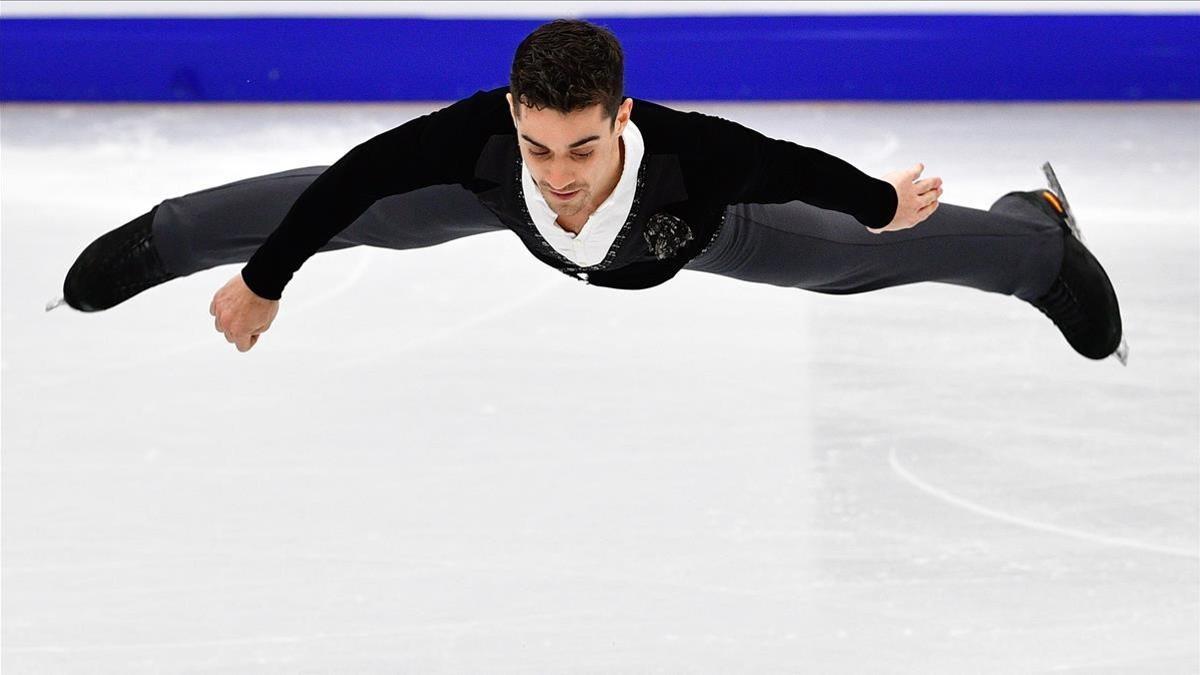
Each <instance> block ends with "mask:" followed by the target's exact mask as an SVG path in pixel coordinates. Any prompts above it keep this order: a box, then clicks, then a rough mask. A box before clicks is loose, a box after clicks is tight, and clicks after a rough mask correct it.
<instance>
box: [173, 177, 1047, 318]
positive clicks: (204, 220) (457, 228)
mask: <svg viewBox="0 0 1200 675" xmlns="http://www.w3.org/2000/svg"><path fill="white" fill-rule="evenodd" d="M324 168H325V167H319V166H317V167H307V168H303V169H294V170H292V171H284V172H281V173H275V174H270V175H266V176H258V177H256V178H248V179H246V180H241V181H237V182H234V183H230V184H228V185H222V186H219V187H215V188H211V189H208V190H202V191H200V192H195V193H192V194H188V195H184V196H182V197H176V198H173V199H168V200H166V201H164V202H162V203H161V204H160V205H159V206H158V210H157V212H156V213H155V216H154V238H155V241H156V243H157V247H158V251H159V255H160V256H161V257H162V259H163V263H164V264H165V265H166V267H167V269H168V270H169V271H171V272H174V273H176V274H179V275H187V274H191V273H193V272H197V271H200V270H204V269H208V268H211V267H215V266H217V265H224V264H229V263H244V262H245V261H247V260H249V259H250V256H251V255H252V254H253V253H254V251H255V250H257V248H258V246H259V245H260V244H261V243H262V242H263V240H265V239H266V237H267V236H268V235H269V234H270V233H271V232H272V231H273V230H274V229H275V228H276V227H277V226H278V225H279V223H280V222H281V221H282V220H283V217H284V215H286V214H287V211H288V209H289V208H291V205H292V203H293V202H295V200H296V198H297V197H299V196H300V193H302V192H303V191H304V189H305V188H307V187H308V185H309V184H310V183H311V182H312V181H313V180H314V179H315V178H316V177H317V176H318V175H320V174H321V172H322V171H323V170H324ZM504 229H506V228H505V227H504V225H503V224H502V223H501V222H500V221H499V219H497V218H496V216H495V215H494V214H493V213H492V212H491V211H488V210H487V209H486V208H485V207H484V206H483V205H482V204H480V203H479V201H478V200H477V199H476V198H475V196H474V195H473V194H472V193H471V192H470V191H469V190H467V189H465V188H462V187H460V186H457V185H439V186H433V187H427V188H422V189H420V190H415V191H413V192H409V193H406V194H402V195H394V196H392V197H388V198H386V199H382V200H380V201H379V202H376V203H375V205H374V206H372V207H371V208H370V209H368V210H367V211H366V212H365V213H364V214H363V215H362V216H361V217H359V218H358V219H357V220H355V221H354V222H353V223H352V224H351V225H350V226H349V227H348V228H346V229H345V230H344V231H343V232H342V233H341V234H339V235H338V236H336V237H334V238H333V240H331V241H330V242H329V244H328V245H326V246H325V248H323V249H321V250H323V251H327V250H335V249H340V248H346V247H349V246H358V245H366V246H379V247H383V248H393V249H410V248H421V247H424V246H433V245H435V244H440V243H443V242H447V241H450V240H451V239H457V238H459V237H465V236H467V235H471V234H479V233H483V232H493V231H497V230H504ZM1062 236H1063V235H1062V230H1061V228H1060V227H1059V226H1058V225H1057V224H1056V223H1055V222H1053V221H1052V220H1051V219H1050V218H1049V217H1048V216H1046V215H1045V214H1043V213H1042V212H1040V211H1039V210H1037V209H1036V208H1034V207H1032V206H1031V205H1028V204H1026V203H1025V202H1022V201H1020V200H1015V199H1009V200H1002V201H1001V202H999V203H997V204H996V205H994V206H993V207H992V210H989V211H981V210H978V209H971V208H966V207H962V206H955V205H953V204H944V203H943V204H942V205H941V206H939V207H938V209H937V211H935V212H934V213H933V214H932V215H931V216H930V217H929V218H928V219H926V220H925V221H924V222H922V223H921V224H920V225H918V226H917V227H915V228H912V229H909V230H903V231H900V232H885V233H883V234H871V233H870V232H868V231H867V230H866V229H865V228H864V227H863V226H862V225H860V224H859V223H858V221H856V220H854V218H852V217H850V216H848V215H845V214H842V213H839V212H836V211H827V210H824V209H820V208H817V207H815V206H810V205H808V204H805V203H803V202H798V201H795V202H788V203H786V204H736V205H734V206H730V207H729V208H728V212H727V215H726V219H725V226H724V228H723V229H722V230H721V232H720V234H719V235H718V237H717V239H716V240H715V241H714V242H713V243H712V245H711V246H710V247H709V249H708V250H707V251H706V252H705V253H704V255H702V256H699V257H697V258H696V259H694V260H692V261H691V262H690V263H689V264H688V265H687V267H686V268H685V269H690V270H697V271H701V272H709V273H712V274H719V275H722V276H727V277H733V278H736V279H742V280H745V281H753V282H758V283H767V284H773V285H776V286H792V287H796V288H804V289H807V290H810V291H818V292H821V293H861V292H864V291H871V290H875V289H879V288H887V287H889V286H899V285H901V284H910V283H915V282H919V281H938V282H944V283H950V284H958V285H962V286H970V287H972V288H977V289H980V290H984V291H991V292H995V293H1004V294H1008V295H1015V296H1017V297H1019V298H1022V299H1024V300H1030V299H1033V298H1036V297H1038V296H1039V295H1041V294H1042V293H1043V292H1044V291H1045V290H1046V289H1048V288H1049V287H1050V284H1051V283H1052V282H1053V281H1054V279H1055V277H1056V276H1057V274H1058V269H1059V266H1060V264H1061V261H1062V252H1063V242H1062Z"/></svg>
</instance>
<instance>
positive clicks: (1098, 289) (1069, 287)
mask: <svg viewBox="0 0 1200 675" xmlns="http://www.w3.org/2000/svg"><path fill="white" fill-rule="evenodd" d="M1042 171H1043V172H1044V173H1045V174H1046V180H1047V181H1048V182H1049V183H1050V190H1035V191H1032V192H1021V193H1017V194H1019V195H1020V196H1021V197H1023V198H1025V199H1026V200H1027V201H1029V202H1030V203H1032V204H1035V205H1036V206H1037V207H1038V208H1039V209H1041V210H1042V211H1043V212H1044V213H1046V214H1047V215H1049V216H1051V217H1052V218H1054V219H1055V220H1057V221H1058V223H1059V224H1060V225H1061V226H1062V228H1063V230H1064V233H1065V234H1064V237H1063V261H1062V269H1061V271H1060V272H1059V274H1058V278H1057V279H1055V280H1054V283H1053V284H1052V285H1051V286H1050V290H1048V291H1047V292H1046V293H1045V294H1044V295H1043V296H1042V297H1040V298H1038V299H1036V300H1034V301H1033V302H1032V304H1033V306H1034V307H1037V308H1038V309H1039V310H1040V311H1041V312H1042V313H1043V314H1045V315H1046V316H1047V317H1049V318H1050V320H1051V321H1053V322H1054V325H1056V326H1058V328H1059V330H1060V331H1062V334H1063V336H1064V337H1065V338H1066V339H1067V342H1068V343H1070V345H1071V347H1073V348H1074V349H1075V351H1077V352H1079V353H1080V354H1082V355H1084V356H1086V357H1088V358H1089V359H1103V358H1106V357H1108V356H1115V357H1116V358H1117V360H1118V361H1120V362H1121V365H1126V363H1127V362H1128V359H1129V345H1128V344H1127V343H1126V342H1125V338H1124V336H1123V331H1122V326H1121V310H1120V307H1119V306H1118V304H1117V294H1116V291H1115V290H1113V286H1112V282H1111V281H1110V280H1109V278H1108V275H1107V274H1106V273H1105V272H1104V268H1103V267H1101V266H1100V262H1099V261H1098V260H1096V258H1095V256H1093V255H1092V254H1091V252H1090V251H1089V250H1088V249H1087V246H1085V245H1084V242H1083V236H1082V233H1081V232H1080V231H1079V225H1078V223H1077V222H1076V220H1075V215H1074V214H1073V213H1072V212H1071V207H1070V205H1069V204H1068V202H1067V196H1066V194H1065V193H1064V192H1063V189H1062V186H1061V185H1060V184H1059V182H1058V178H1057V176H1055V174H1054V169H1053V168H1052V167H1051V166H1050V163H1049V162H1047V163H1045V164H1043V165H1042Z"/></svg>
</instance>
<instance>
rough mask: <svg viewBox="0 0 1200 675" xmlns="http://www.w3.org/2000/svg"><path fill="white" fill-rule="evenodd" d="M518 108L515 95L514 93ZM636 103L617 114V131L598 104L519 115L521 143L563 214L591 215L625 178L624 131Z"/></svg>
mask: <svg viewBox="0 0 1200 675" xmlns="http://www.w3.org/2000/svg"><path fill="white" fill-rule="evenodd" d="M508 106H509V110H510V111H511V110H512V94H508ZM632 109H633V99H631V98H627V99H625V102H624V103H622V104H621V107H620V108H619V109H618V110H617V119H616V124H615V125H613V126H612V127H611V128H610V126H609V124H610V122H609V119H608V117H607V116H606V115H605V114H604V107H603V106H601V105H599V104H596V105H593V106H591V107H588V108H584V109H582V110H576V111H574V112H571V113H566V114H564V113H562V112H559V111H557V110H551V109H549V108H545V109H542V110H537V109H535V108H533V107H530V106H525V105H522V106H521V116H520V117H517V116H516V115H513V124H514V125H515V127H516V129H517V143H518V145H520V147H521V157H522V159H524V160H525V166H527V167H529V173H530V175H532V176H533V180H534V181H535V182H536V183H537V185H538V188H540V189H541V192H542V196H543V197H545V199H546V203H547V204H549V205H550V208H551V209H553V210H554V212H555V213H557V214H558V215H559V216H573V215H582V214H590V213H591V212H592V211H595V210H596V207H598V206H599V205H600V204H601V203H602V202H603V201H604V199H605V198H606V197H607V196H608V193H610V192H612V189H613V188H614V187H615V186H616V184H617V181H618V179H619V178H620V176H621V144H620V137H621V132H623V131H624V130H625V125H626V124H628V123H629V113H630V111H631V110H632Z"/></svg>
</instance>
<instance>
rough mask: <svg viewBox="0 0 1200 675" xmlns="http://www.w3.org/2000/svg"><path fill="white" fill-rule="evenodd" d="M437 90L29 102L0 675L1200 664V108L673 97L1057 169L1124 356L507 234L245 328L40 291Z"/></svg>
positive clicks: (972, 175) (750, 118)
mask: <svg viewBox="0 0 1200 675" xmlns="http://www.w3.org/2000/svg"><path fill="white" fill-rule="evenodd" d="M440 105H441V104H433V103H430V104H414V105H361V106H353V105H312V106H307V105H305V106H241V107H239V106H232V105H231V106H201V105H196V106H165V107H157V106H85V105H74V106H51V105H45V106H42V105H6V106H4V107H3V108H2V110H0V112H2V154H3V157H2V165H0V171H2V176H0V178H2V187H3V193H2V211H0V218H2V221H3V589H2V590H3V635H2V638H3V664H2V665H3V670H4V673H5V675H27V674H32V673H46V674H56V675H58V674H74V673H89V674H96V673H98V674H121V675H133V674H139V673H188V674H192V673H485V672H486V673H735V672H736V673H741V672H745V673H922V674H925V673H948V674H950V673H952V674H959V673H1105V674H1116V673H1180V674H1186V673H1196V672H1197V671H1198V670H1200V637H1198V636H1200V613H1198V609H1200V549H1198V541H1197V539H1198V530H1200V522H1198V513H1200V504H1198V501H1200V428H1198V425H1200V358H1198V357H1200V328H1198V314H1200V106H1198V105H1195V104H1144V105H1118V104H1112V105H1109V104H1100V105H1082V104H1063V105H1049V104H1013V105H941V104H939V105H920V104H917V105H911V104H909V105H865V104H864V105H855V104H805V105H792V104H756V105H734V104H708V103H679V102H677V103H673V104H671V105H673V106H674V107H678V108H682V109H696V110H704V111H706V112H710V113H712V114H717V115H721V116H724V117H727V118H730V119H734V120H737V121H739V122H742V123H744V124H747V125H748V126H752V127H754V128H757V129H759V130H761V131H763V132H764V133H766V134H768V135H772V136H776V137H781V138H788V139H791V140H794V141H796V142H799V143H802V144H805V145H811V146H814V147H818V148H821V149H823V150H826V151H828V152H831V153H833V154H836V155H838V156H840V157H842V158H844V159H846V160H848V161H851V162H852V163H854V164H855V165H857V166H859V167H860V168H862V169H863V170H865V171H867V172H869V173H872V174H873V175H881V174H882V173H884V172H886V171H889V170H892V169H898V168H902V167H905V166H908V165H910V164H913V163H915V162H918V161H920V162H924V163H925V164H926V166H927V171H926V175H927V176H933V175H938V176H942V177H943V178H944V179H945V188H946V191H945V194H944V196H943V201H945V202H949V203H954V204H961V205H966V206H974V207H977V208H986V207H987V206H988V205H990V204H991V203H992V201H993V200H995V199H996V198H997V197H999V196H1000V195H1001V194H1003V193H1004V192H1007V191H1009V190H1014V189H1033V188H1036V187H1040V186H1042V184H1043V182H1042V177H1041V173H1040V171H1039V166H1040V164H1041V163H1042V161H1044V160H1050V161H1052V162H1053V163H1054V165H1055V167H1056V168H1057V170H1058V173H1059V176H1060V178H1061V179H1062V181H1063V185H1064V187H1065V188H1066V190H1067V193H1068V196H1069V197H1070V199H1071V202H1072V205H1073V207H1074V208H1075V210H1076V212H1077V214H1078V217H1079V219H1080V221H1081V223H1082V226H1083V227H1084V232H1085V235H1086V236H1087V237H1088V241H1089V244H1090V246H1091V248H1092V250H1093V252H1094V253H1095V254H1096V256H1097V257H1098V258H1099V259H1100V260H1101V261H1102V262H1103V263H1104V265H1105V266H1106V268H1107V270H1108V272H1109V274H1110V276H1111V277H1112V278H1113V280H1114V283H1115V285H1116V287H1117V290H1118V292H1119V294H1120V299H1121V303H1122V314H1123V316H1124V319H1125V326H1126V334H1127V336H1128V339H1129V343H1130V346H1131V349H1132V353H1131V358H1130V361H1129V366H1128V367H1127V368H1122V367H1121V366H1120V365H1119V364H1118V363H1117V362H1116V361H1115V360H1112V359H1110V360H1106V361H1103V362H1092V361H1088V360H1086V359H1084V358H1082V357H1080V356H1078V355H1076V354H1075V353H1074V352H1073V351H1072V350H1071V349H1070V348H1069V347H1068V346H1067V344H1066V342H1065V341H1064V340H1063V338H1062V337H1061V336H1060V334H1059V332H1058V331H1057V329H1055V328H1054V326H1053V325H1052V324H1051V323H1050V322H1049V321H1048V320H1046V319H1045V318H1044V317H1043V316H1042V315H1041V314H1039V313H1038V312H1037V311H1036V310H1035V309H1033V308H1032V307H1031V306H1029V305H1026V304H1024V303H1022V302H1021V301H1019V300H1016V299H1014V298H1010V297H1004V296H999V295H991V294H986V293H983V292H980V291H975V290H973V289H965V288H959V287H953V286H945V285H936V284H922V285H915V286H908V287H902V288H895V289H889V290H884V291H877V292H874V293H869V294H864V295H858V296H842V297H838V296H823V295H818V294H815V293H808V292H804V291H800V290H796V289H786V288H776V287H772V286H765V285H755V284H750V283H746V282H740V281H735V280H731V279H726V278H722V277H717V276H712V275H707V274H704V273H700V272H694V271H684V272H683V273H681V274H680V275H679V276H678V277H676V278H675V279H674V280H672V281H671V282H669V283H667V284H665V285H663V286H659V287H657V288H654V289H650V290H646V291H633V292H631V291H618V290H612V289H604V288H596V287H589V286H585V285H583V284H581V283H579V282H577V281H574V280H572V279H570V278H568V277H566V276H564V275H562V274H561V273H559V272H557V271H555V270H553V269H551V268H549V267H546V266H544V265H542V264H541V263H539V262H537V261H536V260H535V259H534V258H532V257H531V256H530V255H529V254H528V253H527V252H526V251H525V249H524V248H523V247H522V246H521V244H520V243H519V241H518V240H517V239H516V237H515V236H513V235H512V234H511V233H508V232H496V233H489V234H485V235H478V236H475V237H470V238H467V239H462V240H458V241H455V242H451V243H449V244H445V245H442V246H438V247H433V248H428V249H422V250H416V251H405V252H395V251H384V250H373V249H352V250H347V251H339V252H335V253H325V254H321V255H318V256H317V257H315V258H313V259H312V260H310V261H309V263H308V264H307V265H306V266H305V267H304V268H303V269H302V270H301V272H300V273H299V274H298V275H297V277H296V279H295V280H294V281H293V282H292V284H291V285H290V286H289V287H288V289H287V292H286V293H285V295H284V301H283V304H282V308H281V312H280V314H279V318H278V320H277V321H276V323H275V325H274V327H273V328H272V329H271V330H270V332H269V333H267V334H266V335H265V336H264V337H263V338H262V340H261V341H260V342H259V344H258V345H257V346H256V347H255V348H254V349H253V350H252V351H250V352H248V353H245V354H242V353H238V352H237V351H236V350H235V349H234V348H233V347H232V346H231V345H229V344H227V343H226V342H225V340H224V338H223V337H222V336H221V335H219V334H218V333H216V332H215V331H214V330H213V325H212V317H210V316H209V314H208V304H209V300H210V298H211V296H212V294H213V293H214V292H215V291H216V290H217V288H219V287H220V286H221V285H222V284H223V283H224V282H225V281H226V280H227V279H228V278H230V277H231V276H232V275H234V274H235V273H237V270H238V267H237V266H228V267H224V268H219V269H216V270H209V271H206V272H203V273H200V274H196V275H193V276H191V277H187V278H184V279H180V280H176V281H174V282H171V283H169V284H166V285H164V286H161V287H158V288H155V289H152V290H150V291H147V292H146V293H144V294H142V295H140V296H137V297H135V298H134V299H133V300H131V301H129V302H128V303H126V304H124V305H121V306H119V307H117V308H116V309H114V310H111V311H108V312H104V313H100V314H82V313H78V312H74V311H72V310H70V309H69V308H65V307H64V308H60V309H58V310H55V311H54V312H51V313H49V314H47V313H44V312H43V310H42V308H43V304H44V303H45V301H46V300H48V299H49V298H50V297H51V296H53V295H56V294H57V292H58V291H59V289H60V287H61V283H62V278H63V275H64V274H65V272H66V270H67V268H68V267H69V266H70V264H71V262H72V261H73V260H74V258H75V256H76V255H78V253H79V252H80V251H81V250H82V249H83V247H84V246H86V245H87V244H88V243H89V242H90V241H91V240H92V239H94V238H95V237H97V236H99V235H100V234H102V233H103V232H105V231H107V230H109V229H112V228H113V227H116V226H117V225H119V224H121V223H123V222H125V221H126V220H128V219H130V218H132V217H134V216H136V215H138V214H140V213H143V212H145V211H146V210H148V209H149V207H151V206H152V205H154V204H155V203H157V202H158V201H160V200H162V199H164V198H167V197H171V196H176V195H180V194H183V193H186V192H191V191H195V190H198V189H202V188H206V187H210V186H214V185H218V184H221V183H225V182H229V181H233V180H237V179H240V178H244V177H248V176H253V175H258V174H263V173H269V172H274V171H279V170H283V169H289V168H294V167H299V166H308V165H319V164H329V163H331V162H332V161H334V160H335V159H337V158H338V157H339V156H340V155H341V154H342V153H343V152H345V151H346V150H348V149H349V148H350V147H352V146H353V145H355V144H356V143H358V142H360V141H362V140H365V139H366V138H368V137H370V136H371V135H373V134H375V133H377V132H379V131H383V130H384V129H387V128H390V127H392V126H395V125H397V124H399V123H401V122H403V121H404V120H406V119H409V118H411V117H413V116H416V115H418V114H421V113H423V112H426V111H428V110H432V109H434V108H436V107H439V106H440ZM635 115H636V112H635Z"/></svg>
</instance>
